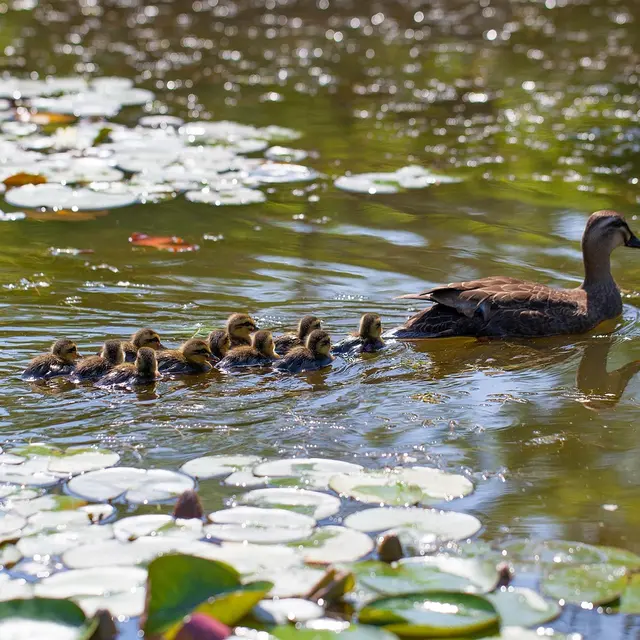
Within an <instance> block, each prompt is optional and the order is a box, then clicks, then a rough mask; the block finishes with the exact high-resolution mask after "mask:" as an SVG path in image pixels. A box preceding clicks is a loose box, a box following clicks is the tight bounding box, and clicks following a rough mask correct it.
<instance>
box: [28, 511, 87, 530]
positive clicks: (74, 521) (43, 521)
mask: <svg viewBox="0 0 640 640" xmlns="http://www.w3.org/2000/svg"><path fill="white" fill-rule="evenodd" d="M89 526H92V522H91V520H90V519H89V517H88V516H87V514H86V513H85V512H84V511H82V510H75V511H74V510H72V511H39V512H38V513H34V514H33V515H31V516H29V517H28V518H27V524H26V526H25V527H24V528H23V530H22V535H23V536H31V535H34V534H36V533H41V532H45V533H46V532H49V533H55V532H59V531H67V530H69V529H79V528H82V527H89Z"/></svg>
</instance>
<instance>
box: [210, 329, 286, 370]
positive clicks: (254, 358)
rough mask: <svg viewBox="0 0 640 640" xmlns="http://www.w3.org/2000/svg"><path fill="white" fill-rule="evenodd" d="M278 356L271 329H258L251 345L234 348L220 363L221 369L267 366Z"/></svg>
mask: <svg viewBox="0 0 640 640" xmlns="http://www.w3.org/2000/svg"><path fill="white" fill-rule="evenodd" d="M277 358H278V354H277V353H276V352H275V349H274V345H273V336H272V335H271V331H256V332H255V333H254V334H253V338H252V345H251V346H250V347H238V348H237V349H232V350H231V351H230V352H229V353H228V354H227V355H226V356H225V357H224V358H223V359H222V360H221V361H220V362H219V364H218V368H220V369H235V368H238V367H266V366H268V365H270V364H271V363H272V362H273V361H274V360H276V359H277Z"/></svg>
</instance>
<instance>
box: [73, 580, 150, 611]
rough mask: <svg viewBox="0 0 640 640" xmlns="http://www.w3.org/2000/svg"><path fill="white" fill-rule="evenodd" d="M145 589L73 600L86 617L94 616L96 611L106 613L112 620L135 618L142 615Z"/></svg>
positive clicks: (81, 597)
mask: <svg viewBox="0 0 640 640" xmlns="http://www.w3.org/2000/svg"><path fill="white" fill-rule="evenodd" d="M145 599H146V589H145V588H144V586H143V587H141V588H136V589H135V590H134V591H125V592H121V593H113V594H111V593H110V594H108V595H103V596H80V597H77V598H75V599H74V600H75V602H76V604H77V605H78V606H79V607H80V608H81V609H82V610H83V611H84V612H85V614H86V615H87V616H94V615H95V614H96V612H97V611H99V610H100V609H103V610H105V611H108V612H109V613H110V614H111V615H112V616H113V617H114V618H137V617H139V616H141V615H142V614H143V613H144V604H145Z"/></svg>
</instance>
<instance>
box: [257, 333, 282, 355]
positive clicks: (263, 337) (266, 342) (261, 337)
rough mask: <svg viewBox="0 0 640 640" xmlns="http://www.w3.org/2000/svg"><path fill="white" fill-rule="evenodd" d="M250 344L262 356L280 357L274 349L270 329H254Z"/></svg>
mask: <svg viewBox="0 0 640 640" xmlns="http://www.w3.org/2000/svg"><path fill="white" fill-rule="evenodd" d="M251 344H252V346H253V348H254V349H256V350H258V351H259V352H260V353H261V354H262V355H263V356H268V357H269V358H273V359H277V358H279V357H280V356H278V354H277V353H276V351H275V348H274V345H273V336H272V335H271V331H265V330H264V329H263V330H262V331H256V332H255V333H254V334H253V336H252V338H251Z"/></svg>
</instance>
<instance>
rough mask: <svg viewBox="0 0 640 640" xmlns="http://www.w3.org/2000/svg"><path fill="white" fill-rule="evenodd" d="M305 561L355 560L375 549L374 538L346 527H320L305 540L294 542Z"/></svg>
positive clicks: (316, 562)
mask: <svg viewBox="0 0 640 640" xmlns="http://www.w3.org/2000/svg"><path fill="white" fill-rule="evenodd" d="M289 546H290V547H292V548H295V549H296V550H297V551H298V553H300V555H301V556H302V558H303V559H304V561H305V562H307V563H309V564H333V563H336V562H353V561H354V560H359V559H360V558H362V557H364V556H366V555H367V554H368V553H371V551H373V547H374V544H373V540H372V539H371V538H370V537H369V536H367V535H365V534H364V533H360V532H359V531H354V530H352V529H347V528H346V527H337V526H327V527H318V528H317V529H316V530H315V532H314V533H313V535H312V536H311V537H310V538H308V539H307V540H305V541H304V542H297V543H296V542H292V543H291V544H290V545H289Z"/></svg>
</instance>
